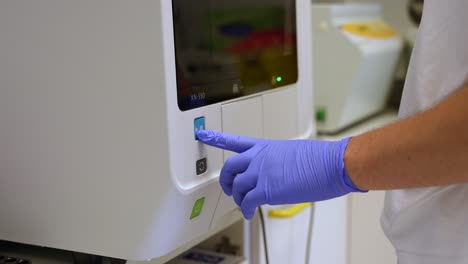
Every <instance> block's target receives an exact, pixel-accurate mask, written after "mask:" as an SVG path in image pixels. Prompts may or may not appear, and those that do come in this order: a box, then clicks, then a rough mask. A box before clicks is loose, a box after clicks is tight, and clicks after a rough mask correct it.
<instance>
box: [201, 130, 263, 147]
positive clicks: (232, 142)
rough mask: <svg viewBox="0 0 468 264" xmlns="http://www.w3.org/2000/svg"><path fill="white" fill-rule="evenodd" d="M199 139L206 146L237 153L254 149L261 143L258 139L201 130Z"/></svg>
mask: <svg viewBox="0 0 468 264" xmlns="http://www.w3.org/2000/svg"><path fill="white" fill-rule="evenodd" d="M197 138H198V140H199V141H200V142H202V143H204V144H206V145H209V146H212V147H216V148H220V149H224V150H229V151H233V152H237V153H242V152H244V151H246V150H248V149H250V148H252V147H253V146H254V145H255V144H256V143H257V142H258V141H259V139H256V138H250V137H243V136H239V135H232V134H225V133H221V132H217V131H213V130H200V131H198V133H197Z"/></svg>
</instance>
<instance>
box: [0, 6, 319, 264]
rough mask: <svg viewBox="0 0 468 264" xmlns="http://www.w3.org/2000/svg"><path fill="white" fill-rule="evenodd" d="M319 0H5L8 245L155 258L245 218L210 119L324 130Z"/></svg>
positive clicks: (0, 165)
mask: <svg viewBox="0 0 468 264" xmlns="http://www.w3.org/2000/svg"><path fill="white" fill-rule="evenodd" d="M310 17H311V6H310V2H309V1H307V0H268V1H266V0H255V1H253V0H217V1H214V0H199V1H196V4H194V2H193V0H172V1H171V0H138V1H126V0H98V1H96V0H80V1H60V0H41V1H1V2H0V36H1V44H0V212H1V218H0V240H4V241H13V242H19V243H23V244H29V245H38V246H44V247H50V248H57V249H64V250H69V251H74V252H81V253H87V254H94V255H99V256H108V257H113V258H118V259H124V260H134V261H144V260H150V259H158V258H161V257H163V256H166V255H168V254H170V253H171V252H173V251H174V250H176V249H177V248H180V247H182V246H187V245H190V243H192V241H194V239H195V238H197V237H199V236H201V235H202V234H204V233H206V232H208V231H209V230H210V229H211V228H213V227H214V226H222V225H225V224H227V223H228V222H229V218H232V217H239V213H238V212H237V208H236V206H235V204H234V203H233V202H231V199H230V198H228V197H226V196H225V195H224V194H222V191H221V189H220V187H219V184H218V182H217V180H218V175H219V171H220V169H221V167H222V165H223V162H224V159H225V157H226V156H227V155H229V154H228V153H224V152H223V151H221V150H217V149H214V148H208V147H206V146H204V145H202V144H201V143H199V142H198V141H196V139H195V135H194V132H195V131H196V130H197V129H200V128H207V129H213V130H218V131H223V132H229V133H240V134H245V135H249V136H257V137H265V138H275V139H290V138H308V137H309V136H310V135H311V134H313V133H314V131H315V127H314V124H313V118H312V116H313V106H312V101H313V100H312V89H311V86H312V77H311V74H310V69H311V65H312V58H311V56H312V55H311V54H312V51H311V34H312V33H311V32H312V30H311V28H310V27H311V20H310Z"/></svg>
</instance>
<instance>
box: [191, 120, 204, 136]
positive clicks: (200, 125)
mask: <svg viewBox="0 0 468 264" xmlns="http://www.w3.org/2000/svg"><path fill="white" fill-rule="evenodd" d="M200 130H205V118H204V117H199V118H195V120H193V133H194V136H195V140H198V138H197V132H198V131H200Z"/></svg>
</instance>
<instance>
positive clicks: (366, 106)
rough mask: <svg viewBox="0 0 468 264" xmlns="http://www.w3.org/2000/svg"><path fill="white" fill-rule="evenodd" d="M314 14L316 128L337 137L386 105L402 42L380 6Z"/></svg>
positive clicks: (318, 8)
mask: <svg viewBox="0 0 468 264" xmlns="http://www.w3.org/2000/svg"><path fill="white" fill-rule="evenodd" d="M312 10H313V16H312V17H313V23H312V28H313V35H314V41H313V50H314V67H313V75H314V77H315V78H314V89H315V90H314V93H315V97H314V98H315V108H316V119H317V127H318V130H319V131H320V132H323V133H336V132H339V131H341V130H343V129H344V128H346V127H348V126H350V125H353V124H355V123H357V122H359V121H361V120H363V119H365V118H368V117H369V116H372V115H374V114H376V113H378V112H379V111H382V110H383V109H384V108H385V107H386V105H387V100H388V97H389V95H390V89H391V88H392V85H393V80H394V75H395V70H396V67H397V63H398V60H399V58H400V53H401V50H402V47H403V42H402V39H401V37H400V36H399V35H398V34H397V32H396V31H395V30H394V29H393V28H392V27H391V26H390V25H389V24H388V23H386V22H385V20H384V19H383V17H382V9H381V6H380V5H378V4H314V5H313V8H312Z"/></svg>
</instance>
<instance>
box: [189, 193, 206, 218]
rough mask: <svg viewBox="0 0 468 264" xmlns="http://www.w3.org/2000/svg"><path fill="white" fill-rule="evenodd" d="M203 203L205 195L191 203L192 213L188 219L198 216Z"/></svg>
mask: <svg viewBox="0 0 468 264" xmlns="http://www.w3.org/2000/svg"><path fill="white" fill-rule="evenodd" d="M203 204H205V197H202V198H200V199H198V200H197V201H195V204H194V205H193V208H192V213H191V214H190V219H193V218H195V217H197V216H199V215H200V214H201V212H202V209H203Z"/></svg>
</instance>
